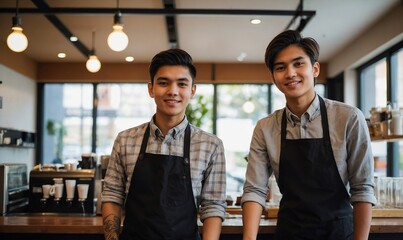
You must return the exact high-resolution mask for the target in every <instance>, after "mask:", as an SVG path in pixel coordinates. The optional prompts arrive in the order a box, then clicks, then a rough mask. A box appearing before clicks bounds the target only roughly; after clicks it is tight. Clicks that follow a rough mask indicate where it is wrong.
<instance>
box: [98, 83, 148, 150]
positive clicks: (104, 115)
mask: <svg viewBox="0 0 403 240" xmlns="http://www.w3.org/2000/svg"><path fill="white" fill-rule="evenodd" d="M97 98H98V105H97V138H96V139H97V140H96V141H97V144H96V153H97V155H99V156H100V155H109V154H110V153H111V151H112V147H113V142H114V140H115V138H116V136H117V134H118V133H119V132H121V131H123V130H125V129H128V128H131V127H135V126H137V125H140V124H142V123H145V122H148V121H150V119H151V117H152V116H153V114H154V113H155V104H154V99H152V98H150V96H149V95H148V89H147V84H98V86H97Z"/></svg>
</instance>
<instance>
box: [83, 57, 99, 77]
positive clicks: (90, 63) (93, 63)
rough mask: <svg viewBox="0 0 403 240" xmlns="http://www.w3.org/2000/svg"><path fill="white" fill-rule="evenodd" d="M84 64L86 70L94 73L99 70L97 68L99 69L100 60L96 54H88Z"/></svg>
mask: <svg viewBox="0 0 403 240" xmlns="http://www.w3.org/2000/svg"><path fill="white" fill-rule="evenodd" d="M85 66H86V67H87V70H88V71H90V72H92V73H96V72H98V71H99V69H101V62H100V61H99V60H98V57H97V56H96V55H90V57H89V58H88V60H87V63H86V64H85Z"/></svg>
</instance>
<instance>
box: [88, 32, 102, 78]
mask: <svg viewBox="0 0 403 240" xmlns="http://www.w3.org/2000/svg"><path fill="white" fill-rule="evenodd" d="M94 45H95V31H94V32H92V49H91V52H90V56H89V57H88V60H87V63H86V64H85V66H86V67H87V70H88V71H89V72H92V73H96V72H98V71H99V69H101V62H100V61H99V59H98V57H97V55H95V47H94Z"/></svg>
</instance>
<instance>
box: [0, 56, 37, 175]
mask: <svg viewBox="0 0 403 240" xmlns="http://www.w3.org/2000/svg"><path fill="white" fill-rule="evenodd" d="M0 81H2V84H0V96H2V97H3V107H2V108H1V109H0V128H11V129H16V130H22V131H28V132H35V131H36V81H35V80H34V79H32V78H29V77H27V76H25V75H22V74H20V73H18V72H16V71H14V70H12V69H10V68H8V67H6V66H5V65H3V64H0ZM0 163H26V164H27V165H28V169H31V168H32V167H33V165H34V163H35V150H34V149H32V148H15V147H0Z"/></svg>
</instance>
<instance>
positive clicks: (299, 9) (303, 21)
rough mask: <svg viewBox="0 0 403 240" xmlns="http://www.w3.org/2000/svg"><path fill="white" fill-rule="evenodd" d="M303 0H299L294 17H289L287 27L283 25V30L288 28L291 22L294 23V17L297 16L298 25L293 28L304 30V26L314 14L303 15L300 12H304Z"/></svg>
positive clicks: (299, 30)
mask: <svg viewBox="0 0 403 240" xmlns="http://www.w3.org/2000/svg"><path fill="white" fill-rule="evenodd" d="M303 5H304V0H300V2H299V4H298V6H297V10H296V11H295V15H294V17H293V18H292V19H291V21H290V23H288V25H287V27H285V30H288V29H289V28H290V27H291V25H292V24H294V22H295V21H296V19H297V18H298V17H300V22H299V25H298V27H297V28H296V29H295V30H296V31H298V32H302V30H304V28H305V26H306V25H307V24H308V22H309V21H310V20H311V19H312V17H313V16H314V15H315V14H313V15H309V16H307V15H304V14H302V13H303V12H304V10H303V8H304V6H303Z"/></svg>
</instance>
